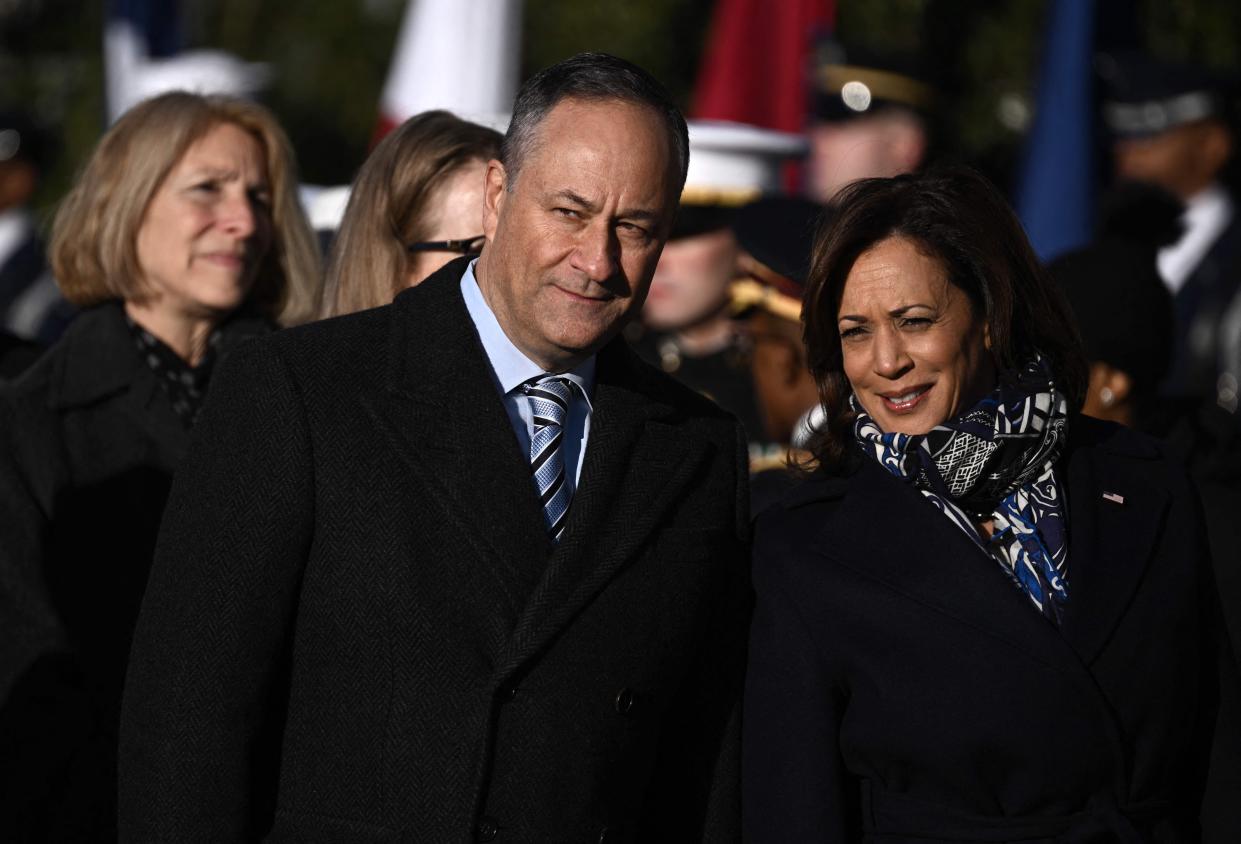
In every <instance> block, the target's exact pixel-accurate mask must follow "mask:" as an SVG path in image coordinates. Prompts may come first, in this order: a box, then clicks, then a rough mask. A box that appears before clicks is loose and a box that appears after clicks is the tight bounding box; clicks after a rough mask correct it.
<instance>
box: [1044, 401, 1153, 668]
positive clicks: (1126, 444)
mask: <svg viewBox="0 0 1241 844" xmlns="http://www.w3.org/2000/svg"><path fill="white" fill-rule="evenodd" d="M1073 421H1074V422H1077V423H1078V424H1077V426H1075V427H1077V428H1078V429H1079V431H1080V432H1081V434H1080V436H1079V437H1078V438H1077V440H1078V442H1077V443H1076V444H1075V443H1074V438H1073V433H1072V432H1073V427H1070V437H1071V439H1070V444H1071V446H1072V448H1071V451H1070V453H1069V459H1068V499H1069V502H1068V503H1069V569H1068V582H1069V606H1068V611H1067V612H1066V614H1065V618H1064V621H1063V632H1064V636H1065V638H1066V639H1067V640H1068V641H1069V643H1070V644H1071V645H1072V646H1073V648H1074V650H1076V651H1077V653H1078V654H1079V655H1080V656H1081V658H1082V660H1083V661H1084V662H1086V663H1087V664H1089V663H1090V662H1092V661H1093V660H1094V659H1095V657H1096V656H1098V654H1099V651H1100V650H1101V649H1102V648H1103V646H1104V645H1105V644H1106V642H1107V639H1108V636H1109V635H1110V634H1111V632H1112V630H1113V629H1114V628H1115V627H1116V625H1117V623H1118V622H1119V621H1120V619H1121V616H1123V615H1124V612H1125V610H1126V609H1127V608H1128V606H1129V602H1130V601H1131V600H1132V598H1133V594H1134V591H1135V590H1136V589H1137V586H1138V584H1139V583H1140V581H1141V579H1142V576H1143V574H1144V572H1145V571H1146V566H1147V563H1148V562H1149V561H1150V557H1151V552H1152V550H1153V548H1154V546H1155V540H1156V538H1157V537H1158V531H1159V527H1160V525H1161V524H1162V521H1163V514H1164V512H1165V510H1166V509H1167V506H1168V494H1167V491H1166V490H1164V489H1162V488H1160V487H1155V486H1152V485H1150V484H1149V483H1147V482H1146V481H1145V480H1144V477H1143V472H1142V463H1143V462H1145V461H1147V460H1150V459H1154V458H1157V457H1158V456H1159V455H1158V452H1157V451H1156V450H1155V449H1154V448H1153V447H1152V446H1149V445H1147V444H1146V443H1145V442H1144V441H1142V440H1140V439H1139V438H1137V437H1123V438H1122V437H1119V436H1114V437H1112V438H1110V441H1109V442H1108V443H1107V444H1103V445H1098V446H1094V444H1093V443H1091V442H1089V438H1093V436H1094V435H1097V434H1098V433H1099V430H1100V428H1101V427H1102V426H1100V425H1099V423H1097V422H1093V421H1092V420H1082V419H1081V418H1080V417H1079V419H1077V420H1073ZM1081 429H1085V430H1084V431H1082V430H1081ZM1083 440H1086V441H1085V442H1083ZM1117 441H1119V442H1117ZM1092 446H1094V447H1092Z"/></svg>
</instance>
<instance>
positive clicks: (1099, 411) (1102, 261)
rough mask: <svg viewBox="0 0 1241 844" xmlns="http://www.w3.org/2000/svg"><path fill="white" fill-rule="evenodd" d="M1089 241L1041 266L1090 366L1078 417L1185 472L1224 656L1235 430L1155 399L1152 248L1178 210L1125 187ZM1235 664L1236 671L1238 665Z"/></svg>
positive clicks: (1233, 528) (1209, 405)
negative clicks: (1202, 530) (1211, 578)
mask: <svg viewBox="0 0 1241 844" xmlns="http://www.w3.org/2000/svg"><path fill="white" fill-rule="evenodd" d="M1107 206H1108V209H1107V210H1108V213H1107V215H1106V216H1105V218H1104V221H1103V224H1102V226H1101V231H1100V235H1099V238H1098V240H1097V241H1096V242H1095V243H1093V244H1091V245H1090V246H1088V247H1086V248H1084V249H1080V250H1076V251H1074V252H1071V253H1068V254H1066V255H1063V256H1061V257H1059V258H1057V259H1056V260H1054V261H1052V263H1051V264H1050V265H1049V267H1048V270H1049V272H1050V273H1051V275H1052V277H1053V278H1054V279H1055V280H1056V281H1057V282H1059V284H1060V286H1061V287H1062V288H1063V289H1064V292H1065V295H1066V297H1067V298H1068V301H1069V304H1070V306H1071V307H1072V309H1073V313H1074V316H1075V317H1076V318H1077V325H1078V327H1079V329H1080V331H1081V335H1082V340H1083V342H1084V343H1085V347H1086V355H1087V359H1088V361H1089V366H1090V380H1089V384H1088V386H1087V389H1086V401H1085V403H1084V405H1083V406H1082V412H1083V413H1086V414H1088V415H1090V416H1094V417H1096V418H1098V419H1106V420H1109V421H1113V422H1118V423H1120V424H1121V425H1126V426H1129V427H1131V428H1135V429H1136V430H1139V431H1142V432H1143V433H1146V434H1150V435H1152V436H1155V437H1158V438H1160V439H1162V440H1163V441H1164V443H1165V444H1166V446H1167V448H1168V451H1169V452H1170V453H1171V454H1173V455H1175V456H1176V457H1178V458H1180V459H1181V460H1182V461H1183V462H1184V463H1185V466H1186V467H1187V468H1188V469H1189V473H1190V476H1191V477H1192V478H1193V479H1194V482H1195V484H1196V485H1197V487H1198V491H1199V492H1200V493H1201V495H1202V502H1203V506H1204V508H1205V513H1206V528H1207V539H1208V542H1209V544H1210V548H1211V558H1212V561H1213V562H1214V564H1215V579H1216V583H1217V584H1218V586H1219V591H1220V595H1221V597H1222V604H1223V607H1224V618H1225V622H1226V624H1227V626H1228V631H1229V637H1230V639H1231V643H1232V651H1233V655H1234V656H1236V655H1238V654H1241V520H1239V519H1238V518H1237V514H1238V513H1241V431H1239V430H1238V429H1237V426H1236V424H1235V423H1234V421H1233V418H1232V416H1231V415H1230V414H1229V413H1228V412H1227V411H1225V410H1223V409H1221V408H1220V407H1219V406H1218V405H1217V404H1216V403H1215V402H1214V401H1212V400H1211V399H1203V398H1197V397H1180V398H1174V397H1160V396H1159V386H1160V384H1161V383H1162V382H1163V379H1164V376H1165V375H1166V374H1167V372H1168V367H1169V365H1170V364H1171V361H1172V351H1173V333H1174V322H1175V320H1174V313H1173V302H1172V295H1171V293H1170V292H1169V291H1168V289H1167V288H1166V286H1165V285H1164V283H1163V279H1162V277H1161V276H1160V274H1159V271H1158V269H1157V268H1156V252H1157V250H1160V249H1161V248H1163V247H1164V246H1166V245H1167V244H1169V243H1174V242H1176V240H1177V238H1178V237H1180V234H1181V226H1180V216H1181V213H1182V211H1183V209H1184V206H1183V205H1182V203H1181V202H1180V201H1178V200H1177V199H1175V198H1174V197H1172V196H1171V195H1168V194H1165V193H1164V192H1163V191H1162V190H1160V189H1158V188H1150V187H1146V186H1143V185H1129V186H1127V187H1126V188H1124V189H1123V190H1122V191H1119V192H1118V193H1117V194H1116V195H1115V196H1114V197H1113V198H1112V201H1110V202H1109V203H1107ZM1239 668H1241V665H1239Z"/></svg>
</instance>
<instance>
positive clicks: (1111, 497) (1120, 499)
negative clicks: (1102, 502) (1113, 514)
mask: <svg viewBox="0 0 1241 844" xmlns="http://www.w3.org/2000/svg"><path fill="white" fill-rule="evenodd" d="M1103 497H1104V498H1106V499H1107V500H1108V501H1111V502H1113V503H1116V504H1124V503H1125V497H1124V496H1123V495H1120V494H1119V493H1115V492H1105V493H1103Z"/></svg>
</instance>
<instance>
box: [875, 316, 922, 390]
mask: <svg viewBox="0 0 1241 844" xmlns="http://www.w3.org/2000/svg"><path fill="white" fill-rule="evenodd" d="M912 365H913V360H912V359H911V358H910V357H909V352H908V350H906V348H905V343H904V340H903V338H902V337H901V334H900V332H899V331H897V330H896V329H894V328H891V327H883V328H880V329H879V330H878V331H877V332H876V336H875V355H874V370H875V373H876V374H878V375H882V376H883V377H884V378H892V379H895V378H899V377H901V376H902V375H904V374H905V373H906V372H907V371H909V368H910V367H911V366H912Z"/></svg>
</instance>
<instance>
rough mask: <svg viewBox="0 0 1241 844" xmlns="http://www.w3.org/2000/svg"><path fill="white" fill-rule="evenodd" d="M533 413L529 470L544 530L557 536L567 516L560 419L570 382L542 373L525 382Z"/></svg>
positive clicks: (570, 393) (569, 394)
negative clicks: (544, 526)
mask: <svg viewBox="0 0 1241 844" xmlns="http://www.w3.org/2000/svg"><path fill="white" fill-rule="evenodd" d="M525 392H526V396H527V397H528V398H529V399H530V409H531V411H533V416H534V436H533V437H532V438H531V439H530V470H531V471H532V472H533V473H534V485H535V488H536V489H537V490H538V493H539V502H540V503H541V504H542V505H543V517H544V519H546V521H547V533H548V535H549V536H550V537H551V538H552V539H553V540H557V541H558V540H559V539H560V535H561V534H562V533H564V526H565V522H567V521H568V516H569V499H570V495H569V485H568V484H567V483H566V479H565V471H564V453H563V451H562V450H561V448H560V446H561V444H562V442H563V441H564V420H565V415H566V414H567V413H568V411H569V402H570V401H572V399H573V382H572V381H569V380H568V379H567V378H557V377H555V376H550V375H549V376H546V377H543V378H540V379H539V380H538V381H535V382H534V383H533V384H527V385H526V386H525Z"/></svg>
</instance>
